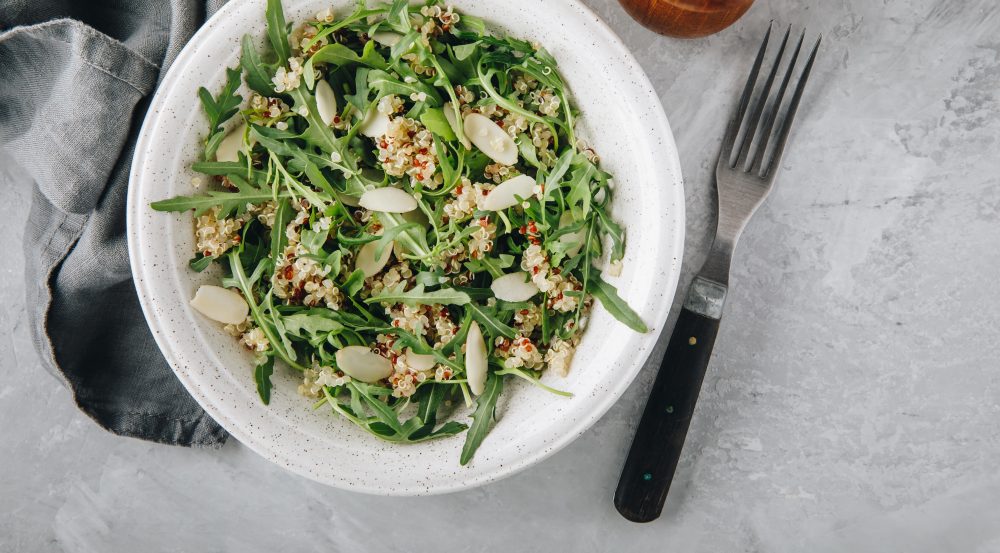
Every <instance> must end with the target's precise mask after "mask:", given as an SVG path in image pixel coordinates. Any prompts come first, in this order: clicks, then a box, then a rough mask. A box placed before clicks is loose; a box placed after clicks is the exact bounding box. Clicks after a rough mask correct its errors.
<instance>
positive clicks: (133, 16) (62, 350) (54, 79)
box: [0, 0, 227, 446]
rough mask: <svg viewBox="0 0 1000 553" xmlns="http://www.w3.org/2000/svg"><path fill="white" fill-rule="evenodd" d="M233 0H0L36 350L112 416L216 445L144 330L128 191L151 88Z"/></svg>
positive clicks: (1, 144)
mask: <svg viewBox="0 0 1000 553" xmlns="http://www.w3.org/2000/svg"><path fill="white" fill-rule="evenodd" d="M223 1H224V0H208V1H207V2H206V1H205V0H169V1H160V0H134V1H126V0H98V1H91V2H86V1H80V0H13V1H11V0H0V30H2V31H3V32H2V33H0V149H2V150H3V151H2V152H0V153H2V154H3V155H0V160H4V163H8V164H14V165H16V166H17V167H16V168H14V167H10V166H8V167H4V168H0V170H4V172H5V173H7V174H8V177H9V178H7V179H6V180H7V181H8V182H13V183H14V186H23V187H24V189H25V190H29V189H30V190H32V195H33V201H32V208H31V212H30V214H29V216H28V228H27V229H26V232H25V238H24V253H25V257H26V271H25V273H26V274H25V279H26V282H27V286H26V289H27V296H28V297H27V305H28V318H29V320H30V324H31V332H32V337H33V339H34V342H35V347H36V349H37V350H38V351H39V353H40V355H41V357H42V360H43V363H44V364H45V365H46V368H47V369H48V370H49V372H51V373H52V374H53V375H55V376H56V377H57V378H59V379H60V380H61V381H62V382H63V383H64V384H65V385H66V386H68V387H69V389H70V390H71V391H72V393H73V395H74V397H75V399H76V402H77V404H78V405H79V407H80V409H82V410H83V411H84V412H85V413H87V415H89V416H90V417H91V418H93V419H94V420H95V421H96V422H97V423H98V424H100V425H101V426H102V427H104V428H106V429H107V430H110V431H111V432H114V433H116V434H121V435H123V436H132V437H136V438H142V439H146V440H152V441H156V442H161V443H167V444H179V445H197V446H218V445H221V444H222V443H223V442H224V441H225V440H226V437H227V434H226V432H225V431H224V430H223V429H222V428H221V427H219V425H218V424H217V423H215V421H213V420H212V419H211V418H209V417H208V415H206V414H205V412H204V411H202V409H201V408H200V407H199V406H198V404H197V403H195V401H194V400H193V399H192V398H191V397H190V396H189V395H188V394H187V392H186V391H185V390H184V388H183V387H182V386H181V384H180V382H179V381H178V380H177V379H176V377H175V376H174V374H173V373H172V372H171V370H170V367H169V366H168V365H167V363H166V361H165V360H164V359H163V357H162V355H161V354H160V352H159V350H158V349H157V347H156V344H155V343H154V342H153V338H152V335H151V333H150V331H149V329H148V328H147V327H146V322H145V320H144V319H143V316H142V312H141V311H140V308H139V302H138V298H137V296H136V292H135V288H134V286H133V284H132V277H131V273H130V271H129V264H128V252H127V250H126V241H125V196H126V191H127V188H128V173H129V165H130V162H131V159H132V152H133V148H134V143H135V138H136V135H137V133H138V130H139V127H140V125H141V123H142V120H143V117H144V116H145V114H146V108H147V107H148V105H149V99H150V96H151V95H152V92H153V91H154V90H155V89H156V86H157V84H158V82H159V80H160V78H161V77H162V75H163V72H164V71H165V70H166V68H167V67H168V66H169V65H170V63H171V62H172V61H173V60H174V58H176V56H177V54H178V52H179V51H180V49H181V47H183V45H184V44H185V43H186V42H187V41H188V40H189V39H190V38H191V35H192V34H194V32H195V30H196V29H197V28H198V27H199V26H200V25H201V24H202V23H203V22H204V20H205V18H206V17H208V16H209V15H211V14H212V13H214V12H215V11H216V10H217V9H218V7H219V6H220V5H221V4H222V3H223ZM15 169H16V170H15ZM11 175H14V176H13V177H11Z"/></svg>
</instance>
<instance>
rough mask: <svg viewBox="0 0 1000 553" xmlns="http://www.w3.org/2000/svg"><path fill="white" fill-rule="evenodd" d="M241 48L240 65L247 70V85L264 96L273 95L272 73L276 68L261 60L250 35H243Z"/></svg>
mask: <svg viewBox="0 0 1000 553" xmlns="http://www.w3.org/2000/svg"><path fill="white" fill-rule="evenodd" d="M241 50H242V54H241V55H240V67H242V68H243V71H245V72H246V80H247V86H249V87H250V89H251V90H253V91H255V92H257V93H259V94H261V95H263V96H273V95H274V85H273V84H272V83H271V75H273V74H274V69H273V68H272V67H271V66H269V65H265V64H264V62H263V61H261V59H260V54H259V53H258V52H257V48H256V47H254V45H253V38H252V37H251V36H250V35H243V40H242V43H241Z"/></svg>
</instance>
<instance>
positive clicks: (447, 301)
mask: <svg viewBox="0 0 1000 553" xmlns="http://www.w3.org/2000/svg"><path fill="white" fill-rule="evenodd" d="M470 301H472V300H471V299H470V298H469V295H468V294H466V293H465V292H459V291H458V290H455V289H453V288H442V289H440V290H435V291H433V292H425V291H424V285H423V284H418V285H416V286H415V287H413V289H412V290H409V291H407V290H406V283H405V282H401V283H399V284H398V285H396V286H395V287H394V288H388V289H385V290H383V291H382V292H379V293H378V294H376V295H374V296H372V297H370V298H368V299H366V300H365V303H402V304H405V305H409V306H415V305H466V304H468V303H469V302H470Z"/></svg>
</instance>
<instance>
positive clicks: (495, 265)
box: [463, 253, 514, 278]
mask: <svg viewBox="0 0 1000 553" xmlns="http://www.w3.org/2000/svg"><path fill="white" fill-rule="evenodd" d="M513 264H514V256H513V255H510V254H506V253H503V254H500V256H499V257H498V258H493V257H489V256H484V257H481V258H479V259H470V260H469V261H466V262H465V263H463V265H465V268H466V269H468V270H469V271H471V272H473V273H481V272H483V271H487V272H489V273H490V275H491V276H492V277H493V278H498V277H501V276H503V270H504V269H507V268H509V267H510V266H511V265H513Z"/></svg>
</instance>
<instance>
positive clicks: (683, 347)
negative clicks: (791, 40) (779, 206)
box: [615, 27, 822, 522]
mask: <svg viewBox="0 0 1000 553" xmlns="http://www.w3.org/2000/svg"><path fill="white" fill-rule="evenodd" d="M771 30H772V27H768V30H767V34H765V35H764V40H763V43H762V44H761V46H760V50H759V51H758V53H757V58H756V60H755V61H754V64H753V68H752V69H751V71H750V77H749V78H748V79H747V84H746V87H745V88H744V89H743V94H742V95H741V97H740V102H739V105H738V107H737V109H736V113H735V114H734V115H733V118H732V120H731V121H730V123H729V127H728V129H727V132H726V136H725V138H724V139H723V142H722V151H721V153H720V154H719V161H718V164H717V165H716V169H715V180H716V185H717V187H718V192H719V221H718V228H717V230H716V234H715V241H714V243H713V244H712V249H711V250H710V252H709V255H708V259H707V260H706V261H705V264H704V265H703V266H702V268H701V271H699V273H698V275H697V276H696V277H695V278H694V281H693V282H692V283H691V286H690V288H689V289H688V293H687V297H686V298H685V300H684V306H683V308H682V309H681V312H680V316H679V317H678V319H677V324H676V326H675V327H674V331H673V334H672V335H671V336H670V342H669V344H668V346H667V351H666V354H665V355H664V357H663V362H662V363H661V365H660V371H659V373H658V374H657V376H656V381H655V382H654V383H653V388H652V390H651V391H650V395H649V399H648V400H647V402H646V407H645V410H644V411H643V414H642V419H641V420H640V422H639V427H638V429H637V430H636V433H635V438H634V439H633V441H632V447H631V449H630V450H629V453H628V457H627V458H626V460H625V465H624V467H623V469H622V474H621V477H620V479H619V481H618V489H617V490H616V491H615V508H617V509H618V512H619V513H621V514H622V516H624V517H625V518H627V519H629V520H631V521H633V522H649V521H651V520H655V519H656V518H657V517H659V516H660V512H661V511H662V510H663V504H664V502H665V501H666V498H667V492H668V491H669V490H670V483H671V481H672V480H673V476H674V471H675V470H676V469H677V462H678V460H679V459H680V455H681V450H682V448H683V447H684V438H685V437H686V436H687V432H688V427H689V425H690V423H691V417H692V415H693V414H694V409H695V403H696V402H697V400H698V393H699V391H700V390H701V383H702V380H704V378H705V371H706V369H707V368H708V364H709V358H710V357H711V355H712V346H713V345H714V344H715V337H716V335H717V334H718V331H719V322H720V319H721V318H722V312H723V306H724V304H725V301H726V295H727V293H728V289H729V268H730V265H731V263H732V257H733V248H734V247H735V246H736V242H737V240H738V239H739V237H740V234H742V232H743V229H744V228H745V227H746V225H747V223H748V222H749V221H750V218H751V217H752V216H753V214H754V212H755V211H756V210H757V208H758V207H759V206H760V205H761V203H763V201H764V199H765V198H766V197H767V194H768V193H769V192H770V191H771V188H772V186H773V184H774V176H775V172H776V170H777V168H778V166H779V162H780V160H781V154H782V152H783V151H784V148H785V143H786V142H787V140H788V133H789V130H790V129H791V127H792V121H793V119H794V118H795V111H796V110H797V109H798V106H799V101H800V100H801V99H802V93H803V90H804V89H805V85H806V80H807V79H808V78H809V72H810V71H811V70H812V66H813V62H814V61H815V59H816V52H817V51H818V50H819V45H820V41H821V40H822V37H821V38H820V39H817V40H816V44H815V46H813V48H812V53H811V54H810V55H809V58H808V61H807V62H806V64H805V67H804V69H803V70H802V72H801V75H800V77H799V79H798V83H797V84H796V85H795V92H794V94H793V95H792V97H791V100H790V101H789V102H788V105H787V107H785V108H784V110H783V109H782V103H783V100H784V99H785V92H786V91H787V89H788V85H789V83H790V81H791V79H792V74H793V73H794V72H795V69H796V67H795V66H796V62H797V61H798V58H799V54H800V52H801V51H802V42H803V40H804V39H805V32H804V31H803V33H802V35H801V36H800V37H799V39H798V44H797V45H796V46H795V50H794V52H793V53H792V55H791V59H790V61H789V62H788V64H787V69H786V71H785V73H784V77H783V78H782V80H781V84H780V85H779V87H778V89H777V91H776V92H775V93H774V94H773V97H772V90H771V89H772V87H773V85H774V83H775V77H776V76H777V74H778V68H779V66H780V65H782V60H783V58H784V56H785V51H786V47H787V46H788V37H789V34H790V33H791V27H789V29H788V30H787V31H786V32H785V36H784V39H782V41H781V45H780V47H779V48H778V54H777V56H776V57H775V60H774V63H773V65H772V67H771V69H770V72H769V73H768V75H767V79H766V80H765V81H764V83H763V85H762V87H761V91H760V92H759V93H758V94H754V90H755V88H756V86H757V78H758V76H759V75H760V70H761V65H762V62H763V60H764V55H765V52H766V50H767V45H768V40H769V39H770V38H771ZM752 101H753V102H752ZM751 103H752V104H753V106H752V108H751ZM748 108H750V109H749V111H748ZM782 111H784V116H783V117H782V118H781V122H780V124H778V125H777V126H776V123H778V119H779V115H780V114H781V112H782ZM765 113H766V116H765ZM762 116H764V118H763V119H762Z"/></svg>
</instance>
